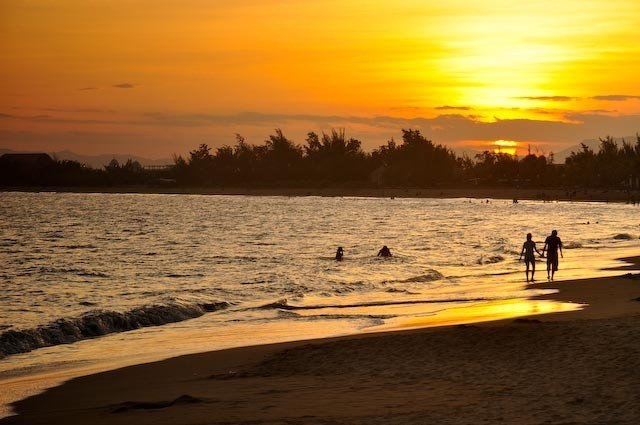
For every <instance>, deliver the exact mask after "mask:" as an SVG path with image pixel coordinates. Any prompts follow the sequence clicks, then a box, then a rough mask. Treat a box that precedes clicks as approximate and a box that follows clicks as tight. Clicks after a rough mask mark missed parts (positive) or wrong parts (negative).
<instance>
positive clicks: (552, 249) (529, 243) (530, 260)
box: [518, 230, 564, 282]
mask: <svg viewBox="0 0 640 425" xmlns="http://www.w3.org/2000/svg"><path fill="white" fill-rule="evenodd" d="M531 238H532V236H531V233H527V240H526V241H525V243H524V244H523V245H522V252H520V259H519V260H518V261H520V260H522V256H523V255H524V262H525V264H526V265H527V271H526V275H527V282H529V267H531V282H534V281H535V279H534V278H533V276H534V274H535V273H536V257H535V254H534V251H535V252H537V253H538V254H540V256H541V257H544V253H545V252H546V253H547V280H553V276H554V274H555V272H556V271H558V251H560V256H561V257H562V258H564V255H563V254H562V241H561V240H560V238H559V237H558V231H557V230H554V231H553V232H551V235H549V236H547V239H545V241H544V247H543V248H542V252H540V251H538V248H536V243H535V242H534V241H533V240H532V239H531Z"/></svg>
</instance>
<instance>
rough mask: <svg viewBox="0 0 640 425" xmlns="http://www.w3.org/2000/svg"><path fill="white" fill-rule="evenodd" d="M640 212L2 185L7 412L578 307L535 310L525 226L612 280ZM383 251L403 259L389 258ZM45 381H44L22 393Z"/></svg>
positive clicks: (1, 374) (564, 264) (561, 205)
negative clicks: (138, 367)
mask: <svg viewBox="0 0 640 425" xmlns="http://www.w3.org/2000/svg"><path fill="white" fill-rule="evenodd" d="M638 212H640V210H639V209H638V207H634V206H632V205H625V204H607V203H572V202H537V201H520V202H518V203H513V202H512V201H510V200H509V201H507V200H496V199H490V200H477V199H466V198H461V199H408V198H407V199H405V198H396V199H390V198H350V197H333V198H324V197H312V196H309V197H286V196H273V197H266V196H265V197H252V196H205V195H157V194H151V195H150V194H68V193H18V192H7V193H0V222H1V223H2V226H1V227H0V356H2V357H3V358H2V359H1V360H0V386H4V389H5V391H2V393H3V394H4V396H3V397H4V398H3V399H2V400H0V402H2V401H4V402H7V401H11V400H13V399H16V398H18V397H20V396H22V395H27V394H31V393H33V392H34V391H36V390H38V389H39V388H41V387H43V386H46V385H50V384H52V383H56V382H59V381H60V380H61V379H65V378H67V377H69V376H75V375H78V374H82V373H89V372H92V371H96V370H104V369H108V368H110V367H116V366H119V365H123V364H132V363H138V362H142V361H149V360H155V359H161V358H166V357H169V356H173V355H178V354H184V353H192V352H198V351H207V350H212V349H222V348H228V347H234V346H243V345H253V344H260V343H270V342H279V341H286V340H296V339H306V338H315V337H325V336H335V335H344V334H350V333H359V332H370V331H377V330H385V329H392V328H397V327H398V326H399V324H400V327H401V326H402V324H403V323H413V322H415V320H414V319H415V318H421V320H420V321H419V322H420V323H421V325H423V326H425V325H439V324H450V323H464V322H470V321H475V320H488V319H491V318H500V317H513V316H517V315H524V314H531V313H535V312H547V311H561V310H566V309H571V308H576V306H571V305H567V304H561V303H554V302H550V301H545V302H542V301H527V297H530V296H531V295H535V294H536V293H541V292H543V291H536V290H533V291H531V290H525V289H524V285H525V281H524V266H523V264H522V263H520V262H518V261H517V260H518V256H519V253H520V250H521V247H522V243H523V242H524V240H525V235H526V233H528V232H531V233H532V234H533V239H534V241H536V242H537V243H538V248H539V249H542V245H543V243H544V238H545V237H546V236H547V235H548V234H549V233H550V232H551V230H553V229H557V230H558V232H559V236H560V237H561V239H562V240H563V243H564V247H565V250H564V254H565V257H564V259H560V270H559V272H558V273H557V275H556V278H557V279H568V278H580V277H592V276H602V275H611V274H615V273H616V272H613V271H608V270H606V269H607V268H610V267H614V266H616V265H620V262H619V261H616V258H619V257H622V256H625V255H633V254H637V252H638V251H637V249H638V248H639V247H640V240H639V239H638V237H639V235H640V214H638ZM383 245H387V246H388V247H389V248H390V249H391V252H392V254H393V257H391V258H381V257H377V256H376V254H377V252H378V250H379V249H380V248H381V247H382V246H383ZM338 246H342V247H343V248H344V253H345V256H344V260H343V261H340V262H338V261H335V259H334V254H335V251H336V249H337V247H338ZM544 268H545V267H544V263H542V262H541V263H538V270H537V272H536V278H537V279H538V280H539V281H542V280H546V271H545V270H544ZM617 273H620V272H617ZM476 312H480V313H476ZM425 318H427V320H425ZM133 329H137V330H133ZM34 376H40V377H48V378H42V379H40V380H39V381H38V382H40V383H39V384H38V385H33V384H25V382H34V381H33V377H34Z"/></svg>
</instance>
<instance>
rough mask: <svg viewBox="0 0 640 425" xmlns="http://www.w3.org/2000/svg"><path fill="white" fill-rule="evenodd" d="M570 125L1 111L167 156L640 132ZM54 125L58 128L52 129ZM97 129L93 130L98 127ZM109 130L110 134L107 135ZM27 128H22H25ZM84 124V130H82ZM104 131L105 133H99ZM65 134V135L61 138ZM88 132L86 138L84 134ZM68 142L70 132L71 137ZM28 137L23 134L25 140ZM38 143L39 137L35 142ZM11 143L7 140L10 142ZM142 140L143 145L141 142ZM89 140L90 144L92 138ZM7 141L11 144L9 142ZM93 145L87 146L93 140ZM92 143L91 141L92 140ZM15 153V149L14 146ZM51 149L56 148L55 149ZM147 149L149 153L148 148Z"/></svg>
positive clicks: (563, 142)
mask: <svg viewBox="0 0 640 425" xmlns="http://www.w3.org/2000/svg"><path fill="white" fill-rule="evenodd" d="M561 115H562V116H563V118H564V119H565V121H558V120H557V118H555V117H553V118H552V117H549V118H548V119H546V118H541V119H499V118H496V119H494V120H493V121H486V120H484V119H482V117H478V116H469V115H463V114H458V113H451V114H441V115H439V116H436V117H424V116H423V117H420V116H418V117H412V118H403V117H397V116H388V115H380V116H339V115H319V114H283V113H261V112H243V113H238V114H230V115H218V114H206V113H191V114H171V113H163V112H146V113H141V114H135V115H128V116H126V117H127V118H124V117H125V115H120V114H118V115H111V116H110V117H109V118H113V117H116V116H118V117H120V116H122V117H123V119H121V120H114V119H108V118H107V117H105V118H104V119H100V120H98V119H82V118H66V117H57V116H54V115H12V114H4V113H0V122H1V121H3V120H14V121H18V120H19V121H24V122H27V123H29V124H28V126H29V127H27V126H25V128H33V129H36V128H39V127H36V126H37V125H39V124H43V123H44V124H46V125H47V126H46V127H42V128H41V131H42V132H43V134H47V133H48V132H54V131H64V130H68V129H69V128H74V130H75V131H78V130H79V129H80V128H83V129H85V130H86V131H87V132H90V131H92V130H94V129H96V130H97V129H100V131H104V133H101V134H102V136H101V140H102V141H103V143H105V146H106V145H107V144H108V143H107V140H108V139H109V135H108V134H113V142H114V143H123V144H124V143H125V140H126V141H127V142H129V141H132V140H134V139H135V138H129V137H123V136H122V135H120V136H118V135H117V133H118V132H135V133H136V134H139V135H140V136H139V137H140V143H139V144H138V143H136V142H135V140H134V141H132V143H133V145H135V146H139V145H141V144H143V143H148V146H149V148H148V149H149V151H150V152H152V151H153V140H160V139H162V140H165V142H164V144H165V147H164V149H165V151H169V152H170V151H171V150H173V151H179V152H186V151H188V149H190V148H192V147H193V146H195V145H197V143H198V142H199V141H201V140H208V141H209V144H210V145H211V146H212V147H218V146H221V145H223V144H227V143H234V141H233V140H234V139H233V135H234V134H235V133H240V134H242V135H243V136H245V137H247V140H249V141H250V142H251V143H260V142H261V141H262V140H264V139H265V137H266V136H268V135H269V134H271V133H272V132H273V129H274V128H282V129H283V130H284V131H285V134H287V136H288V137H290V138H291V139H292V140H294V141H296V142H299V143H301V142H302V141H303V140H304V138H305V137H306V134H307V132H308V131H316V132H323V131H324V132H327V131H330V130H331V129H332V128H345V129H346V130H347V132H348V133H349V136H351V137H355V138H357V139H360V140H361V141H362V142H363V147H364V148H365V149H366V150H371V149H374V148H377V147H378V146H380V145H381V144H383V143H385V141H386V140H389V139H390V138H392V137H394V138H398V137H399V136H400V135H401V134H400V130H401V129H403V128H405V129H408V128H412V129H416V130H420V131H421V132H422V133H423V134H424V135H425V136H426V137H428V138H429V139H431V140H433V141H434V142H435V143H442V144H446V145H448V146H450V147H452V148H455V147H458V146H463V145H464V144H465V143H468V141H493V140H499V139H503V140H516V141H521V142H528V143H533V144H540V145H544V146H548V147H549V148H551V147H552V149H553V150H554V151H558V150H562V149H564V148H566V147H568V146H572V145H575V144H577V143H579V142H580V141H582V140H585V139H593V138H597V137H604V136H607V135H611V136H614V137H618V136H627V135H629V134H635V133H637V132H639V131H640V114H636V115H612V114H606V111H601V110H595V111H589V112H583V113H569V112H566V111H565V112H564V113H561ZM51 124H56V125H59V127H57V126H56V127H50V125H51ZM94 125H96V127H94ZM104 125H109V127H108V128H110V130H103V129H102V128H103V126H104ZM21 126H22V125H21ZM80 126H82V127H80ZM97 126H100V127H97ZM58 134H60V133H58ZM87 134H88V133H87ZM67 136H68V134H67ZM33 137H34V139H32V143H38V140H40V141H42V140H44V138H43V135H42V134H40V135H38V136H35V135H34V136H33ZM30 138H31V135H26V134H25V135H24V137H23V138H22V140H23V141H26V139H30ZM38 138H39V139H38ZM7 139H8V138H7ZM143 139H144V140H145V142H143V141H142V140H143ZM50 140H52V142H55V144H56V145H57V147H56V149H58V150H60V149H63V148H64V141H63V138H60V139H59V140H53V139H50ZM85 140H91V139H90V138H88V137H87V139H85ZM0 141H2V140H1V139H0ZM9 141H10V140H9ZM88 143H89V142H88ZM91 143H93V142H91ZM9 147H10V146H9ZM52 149H53V148H52ZM145 149H147V148H146V147H145Z"/></svg>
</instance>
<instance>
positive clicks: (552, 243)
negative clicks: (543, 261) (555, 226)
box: [542, 230, 564, 280]
mask: <svg viewBox="0 0 640 425" xmlns="http://www.w3.org/2000/svg"><path fill="white" fill-rule="evenodd" d="M558 249H559V250H560V256H561V257H562V258H564V254H563V253H562V241H561V240H560V238H559V237H558V231H557V230H554V231H552V232H551V235H550V236H547V239H545V241H544V246H543V247H542V256H544V253H545V252H547V280H553V276H554V274H555V273H556V272H557V271H558V262H559V261H558Z"/></svg>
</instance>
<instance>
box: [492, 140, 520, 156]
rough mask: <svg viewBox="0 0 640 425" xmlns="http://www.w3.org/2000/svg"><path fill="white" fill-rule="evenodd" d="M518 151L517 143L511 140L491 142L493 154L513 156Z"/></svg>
mask: <svg viewBox="0 0 640 425" xmlns="http://www.w3.org/2000/svg"><path fill="white" fill-rule="evenodd" d="M517 149H518V142H516V141H513V140H496V141H495V142H493V152H494V153H506V154H508V155H515V154H516V151H517Z"/></svg>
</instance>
